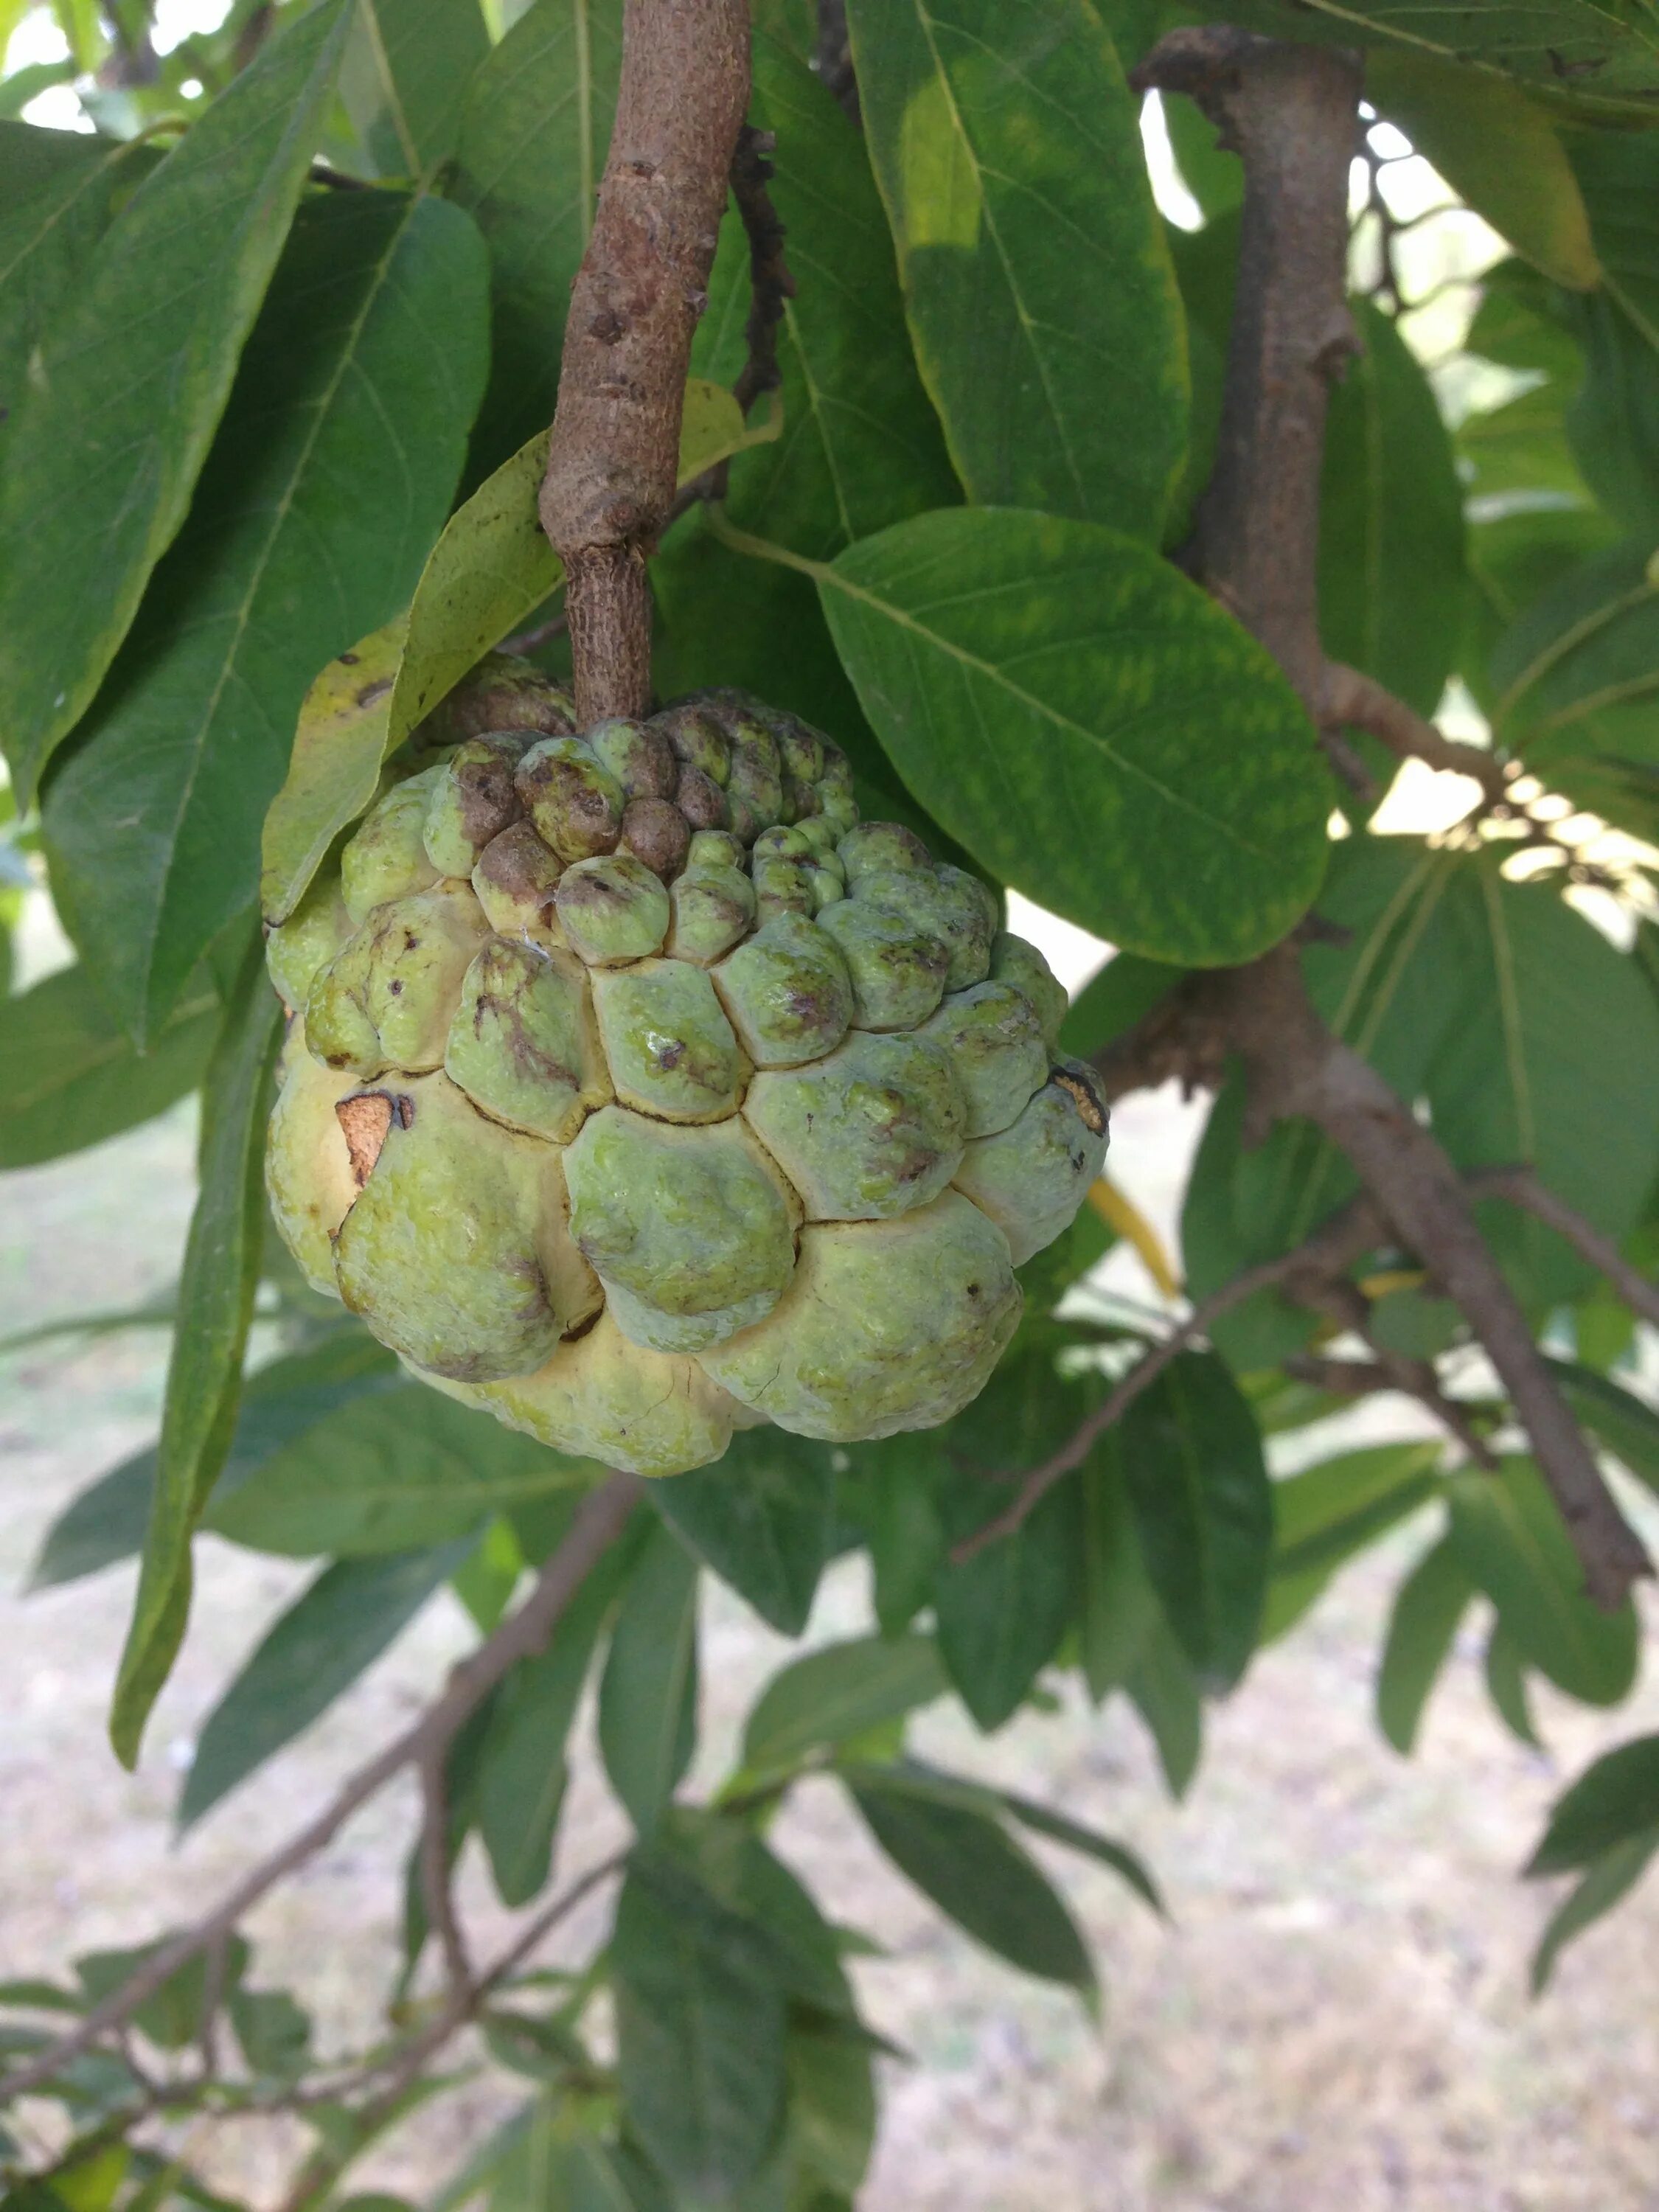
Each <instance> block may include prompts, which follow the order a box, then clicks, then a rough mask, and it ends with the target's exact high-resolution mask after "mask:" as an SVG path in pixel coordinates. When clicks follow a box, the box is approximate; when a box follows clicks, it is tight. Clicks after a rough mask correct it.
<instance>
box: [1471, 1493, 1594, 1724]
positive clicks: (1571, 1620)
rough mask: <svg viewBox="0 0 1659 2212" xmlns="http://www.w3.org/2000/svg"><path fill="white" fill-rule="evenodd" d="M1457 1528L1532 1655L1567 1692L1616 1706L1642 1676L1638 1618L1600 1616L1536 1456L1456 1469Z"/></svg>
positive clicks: (1474, 1571)
mask: <svg viewBox="0 0 1659 2212" xmlns="http://www.w3.org/2000/svg"><path fill="white" fill-rule="evenodd" d="M1447 1495H1448V1496H1449V1498H1450V1501H1451V1513H1452V1522H1451V1535H1452V1541H1453V1543H1454V1544H1455V1546H1456V1547H1457V1553H1458V1556H1459V1558H1460V1559H1462V1563H1463V1565H1464V1567H1465V1569H1466V1570H1467V1571H1468V1574H1469V1576H1470V1577H1471V1578H1472V1579H1473V1581H1474V1583H1476V1584H1477V1585H1478V1586H1479V1587H1480V1589H1483V1590H1484V1591H1485V1592H1486V1595H1487V1596H1488V1597H1489V1598H1490V1599H1491V1600H1492V1603H1493V1604H1494V1605H1495V1606H1496V1607H1498V1618H1499V1620H1502V1622H1503V1624H1504V1627H1505V1628H1506V1629H1507V1630H1508V1631H1509V1632H1510V1636H1511V1637H1512V1638H1514V1640H1515V1644H1516V1649H1517V1650H1519V1651H1520V1653H1521V1655H1522V1657H1523V1658H1524V1659H1526V1660H1527V1661H1528V1663H1529V1664H1530V1665H1532V1666H1534V1667H1536V1668H1539V1669H1540V1671H1541V1673H1543V1674H1547V1675H1548V1676H1549V1678H1550V1680H1551V1681H1553V1682H1554V1683H1555V1684H1556V1685H1557V1686H1559V1688H1561V1689H1563V1690H1565V1691H1566V1692H1567V1693H1568V1695H1569V1696H1570V1697H1575V1698H1582V1699H1583V1700H1584V1702H1585V1703H1586V1704H1587V1705H1617V1704H1618V1702H1619V1700H1620V1699H1621V1698H1622V1697H1624V1696H1625V1694H1626V1692H1627V1691H1628V1690H1629V1688H1630V1686H1631V1684H1632V1682H1633V1681H1634V1680H1635V1679H1636V1662H1637V1632H1636V1615H1635V1612H1634V1610H1633V1608H1632V1606H1631V1604H1630V1602H1629V1601H1628V1600H1626V1602H1625V1603H1624V1604H1623V1605H1622V1606H1620V1608H1619V1610H1618V1611H1617V1612H1616V1613H1603V1612H1602V1611H1601V1608H1600V1607H1598V1606H1596V1605H1595V1604H1594V1603H1593V1602H1592V1601H1591V1600H1590V1599H1589V1597H1587V1596H1586V1595H1585V1594H1584V1589H1583V1579H1584V1575H1583V1567H1582V1566H1581V1565H1579V1563H1578V1557H1577V1553H1575V1551H1574V1550H1573V1548H1572V1542H1571V1538H1570V1537H1569V1536H1568V1534H1567V1531H1566V1528H1565V1524H1564V1523H1563V1522H1562V1519H1561V1515H1560V1512H1559V1509H1558V1507H1557V1506H1556V1504H1555V1501H1554V1499H1553V1498H1552V1497H1551V1496H1550V1493H1549V1492H1548V1490H1547V1488H1546V1487H1545V1485H1544V1479H1543V1477H1542V1476H1541V1474H1539V1472H1538V1470H1537V1468H1535V1467H1534V1465H1533V1463H1532V1462H1531V1461H1530V1460H1527V1459H1508V1460H1505V1461H1504V1464H1503V1468H1502V1469H1501V1470H1500V1472H1499V1473H1498V1474H1474V1473H1468V1474H1455V1475H1453V1476H1450V1477H1449V1479H1448V1482H1447Z"/></svg>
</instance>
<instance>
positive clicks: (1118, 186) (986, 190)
mask: <svg viewBox="0 0 1659 2212" xmlns="http://www.w3.org/2000/svg"><path fill="white" fill-rule="evenodd" d="M847 14H848V27H849V28H850V30H851V33H852V37H853V49H854V58H855V60H856V63H857V67H858V78H859V92H860V100H861V101H862V105H863V112H864V121H865V127H866V131H867V132H868V135H869V141H870V149H871V155H872V160H873V161H874V164H875V168H876V174H877V177H878V180H879V182H880V185H881V189H882V196H883V197H884V200H885V201H886V203H887V211H888V216H889V220H890V222H891V224H892V228H893V235H894V239H895V240H896V244H897V246H898V253H899V265H900V268H901V270H902V273H903V278H904V289H905V295H906V300H907V302H908V307H909V313H910V322H911V328H912V330H913V331H914V332H915V342H916V352H917V356H918V359H919V360H920V362H921V372H922V375H923V377H924V379H925V380H926V381H927V387H928V390H929V391H930V392H931V393H932V394H933V404H934V405H935V406H936V407H937V408H938V410H939V415H940V416H941V418H942V420H943V422H944V424H945V438H946V441H947V443H948V444H949V446H950V448H951V458H952V459H953V460H954V461H955V463H956V465H957V473H958V474H959V475H960V477H962V480H963V483H965V484H966V485H967V487H968V490H969V496H970V497H971V498H972V499H974V500H975V501H978V502H979V503H981V505H985V506H992V507H1038V508H1042V509H1045V510H1047V511H1048V513H1053V514H1063V515H1067V516H1070V517H1073V518H1074V519H1076V520H1079V521H1085V522H1103V523H1109V524H1111V525H1113V526H1115V527H1116V528H1117V529H1120V530H1124V531H1127V532H1132V533H1133V535H1135V536H1136V537H1139V538H1145V539H1146V540H1148V541H1150V542H1151V543H1152V544H1157V543H1158V538H1159V535H1160V533H1161V531H1162V528H1163V523H1164V506H1165V503H1166V501H1167V500H1168V498H1169V495H1170V491H1171V490H1172V489H1173V487H1174V483H1175V480H1176V476H1177V474H1178V472H1179V471H1180V467H1181V463H1182V455H1183V452H1184V447H1185V439H1186V398H1187V387H1186V374H1185V369H1186V363H1185V359H1184V348H1183V345H1182V322H1181V316H1180V313H1179V307H1178V302H1177V299H1176V288H1175V280H1174V276H1173V274H1172V272H1171V270H1170V262H1169V257H1168V254H1167V252H1165V249H1164V242H1163V234H1162V230H1161V227H1160V225H1159V223H1158V216H1157V214H1156V212H1155V210H1154V208H1153V205H1152V191H1151V186H1150V185H1149V182H1148V179H1147V175H1146V158H1145V155H1144V154H1143V152H1142V149H1141V143H1140V131H1139V119H1138V106H1139V102H1138V101H1137V100H1136V99H1135V98H1134V96H1133V94H1131V92H1130V91H1129V88H1128V87H1127V84H1126V83H1125V82H1124V77H1123V72H1122V69H1121V66H1120V64H1119V62H1118V58H1117V56H1116V54H1115V52H1114V51H1113V48H1112V45H1111V41H1110V40H1109V39H1108V38H1107V36H1106V33H1105V32H1104V30H1103V28H1102V27H1101V23H1100V21H1099V18H1098V17H1097V15H1096V14H1095V12H1094V10H1093V9H1092V8H1090V7H1088V6H1086V5H1085V4H1083V0H1028V4H1027V5H1026V6H1024V7H1022V8H1018V9H1009V8H1007V7H1005V6H1002V5H1000V4H999V0H927V4H923V0H851V4H849V6H848V11H847ZM1107 386H1109V389H1110V391H1111V392H1112V395H1113V397H1112V402H1111V404H1110V405H1109V406H1103V404H1102V392H1103V388H1105V387H1107Z"/></svg>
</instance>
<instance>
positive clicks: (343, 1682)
mask: <svg viewBox="0 0 1659 2212" xmlns="http://www.w3.org/2000/svg"><path fill="white" fill-rule="evenodd" d="M467 1549H468V1544H467V1542H466V1541H462V1542H460V1543H458V1544H447V1545H445V1546H443V1547H441V1548H439V1549H437V1550H435V1551H430V1552H405V1553H400V1554H399V1555H398V1557H396V1558H394V1559H343V1560H341V1561H340V1562H339V1563H338V1564H337V1565H334V1566H331V1567H325V1569H324V1570H323V1571H322V1573H321V1574H320V1575H319V1576H318V1577H317V1579H316V1580H315V1582H313V1583H311V1584H310V1585H309V1587H308V1588H307V1589H305V1590H304V1591H303V1592H302V1593H301V1595H300V1596H299V1597H298V1598H296V1599H295V1601H294V1603H293V1604H292V1605H291V1606H289V1608H288V1610H287V1611H286V1612H285V1613H282V1614H281V1615H279V1617H278V1618H277V1620H276V1623H275V1624H274V1626H272V1627H271V1628H270V1629H269V1630H268V1631H267V1632H266V1633H265V1635H264V1637H262V1638H261V1639H260V1641H259V1643H258V1645H257V1646H256V1647H255V1649H254V1650H253V1652H252V1655H251V1656H250V1657H249V1658H248V1660H247V1662H246V1664H245V1665H244V1666H243V1668H242V1669H241V1671H240V1674H238V1675H237V1676H236V1678H235V1680H234V1681H233V1682H232V1683H231V1685H230V1687H229V1688H228V1690H227V1691H226V1692H225V1693H224V1695H223V1697H222V1698H221V1699H220V1700H219V1702H218V1704H217V1705H216V1706H215V1707H214V1709H213V1711H211V1712H210V1714H209V1715H208V1717H207V1719H206V1720H205V1721H204V1723H203V1725H202V1731H201V1734H200V1735H198V1736H197V1741H196V1758H195V1761H194V1763H193V1764H192V1765H191V1770H190V1772H189V1775H188V1776H187V1777H186V1778H185V1786H184V1790H183V1792H182V1794H181V1795H180V1796H179V1816H178V1817H179V1827H180V1828H181V1829H184V1828H189V1827H192V1826H194V1825H195V1823H196V1822H197V1820H200V1819H201V1817H202V1815H203V1814H204V1813H206V1812H208V1811H209V1810H210V1808H212V1807H213V1806H215V1805H216V1804H217V1803H218V1802H219V1801H220V1799H221V1798H222V1797H225V1796H228V1795H229V1793H230V1792H231V1791H232V1790H234V1789H235V1788H236V1786H237V1784H239V1783H242V1782H246V1779H247V1778H248V1776H249V1775H250V1774H252V1773H253V1772H255V1771H256V1770H257V1769H258V1768H259V1767H261V1766H263V1765H264V1763H265V1761H266V1760H267V1759H271V1758H274V1757H275V1756H276V1753H277V1752H279V1751H281V1750H282V1748H283V1746H284V1745H285V1744H289V1743H292V1742H293V1741H294V1739H295V1736H297V1735H300V1734H301V1732H302V1730H304V1729H308V1728H309V1727H310V1726H311V1723H313V1721H314V1720H316V1719H317V1718H318V1717H319V1715H320V1714H322V1713H325V1712H326V1711H327V1710H328V1708H329V1707H330V1706H331V1705H332V1704H333V1703H334V1700H335V1699H337V1698H338V1697H340V1696H342V1695H343V1692H345V1691H347V1690H349V1688H350V1687H351V1686H352V1684H353V1683H354V1682H355V1681H356V1680H357V1678H358V1676H359V1675H360V1674H363V1673H364V1672H365V1670H366V1669H367V1668H369V1667H370V1666H372V1665H373V1664H374V1661H375V1660H376V1659H378V1658H379V1657H380V1654H381V1653H382V1652H383V1651H384V1650H386V1648H387V1646H388V1645H389V1644H391V1643H392V1640H393V1638H396V1637H398V1635H400V1634H401V1633H402V1632H403V1631H404V1628H405V1627H406V1626H408V1624H409V1623H410V1621H411V1620H413V1619H414V1618H415V1616H416V1613H418V1612H419V1611H420V1610H421V1608H422V1606H423V1605H424V1604H425V1603H426V1601H427V1600H428V1598H429V1597H430V1596H431V1595H432V1594H433V1592H434V1591H435V1590H436V1589H439V1588H440V1587H441V1584H442V1583H445V1582H446V1581H447V1579H448V1577H450V1575H451V1574H453V1571H454V1570H455V1568H456V1567H457V1566H458V1565H459V1564H460V1561H461V1559H463V1557H464V1556H465V1553H466V1551H467Z"/></svg>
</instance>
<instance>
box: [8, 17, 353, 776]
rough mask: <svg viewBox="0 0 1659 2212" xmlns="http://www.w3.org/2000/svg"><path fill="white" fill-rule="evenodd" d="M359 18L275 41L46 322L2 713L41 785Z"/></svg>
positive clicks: (273, 236) (243, 313)
mask: <svg viewBox="0 0 1659 2212" xmlns="http://www.w3.org/2000/svg"><path fill="white" fill-rule="evenodd" d="M348 22H349V9H347V8H346V7H345V5H344V0H319V5H318V6H316V7H314V8H313V9H311V11H310V12H309V13H308V14H307V15H302V16H301V17H300V18H299V20H298V21H295V22H291V23H289V24H288V25H287V26H286V27H284V28H283V29H282V30H281V31H279V32H278V33H277V34H276V36H275V37H274V38H273V39H271V40H270V42H269V43H268V44H267V45H266V46H264V49H263V51H262V52H260V53H259V55H258V58H256V59H255V60H254V61H253V62H252V63H251V64H249V66H248V67H247V68H246V70H243V71H242V73H241V75H240V76H238V77H237V78H236V80H235V81H234V83H233V84H232V85H231V87H230V88H229V89H228V91H227V92H225V93H224V94H222V95H221V96H220V98H219V99H217V100H215V101H214V102H213V104H212V106H210V108H209V109H208V110H207V111H206V112H205V113H204V116H203V118H202V119H201V121H200V122H199V123H197V125H195V126H194V128H193V129H192V130H191V131H189V132H188V133H187V134H186V135H185V137H184V138H182V139H181V140H180V141H179V143H178V144H177V145H176V146H174V147H173V150H172V151H171V152H170V153H169V154H168V155H167V157H166V158H165V160H163V161H161V163H160V164H159V165H158V166H157V167H156V168H155V169H154V170H153V171H152V172H151V173H150V175H149V177H147V178H146V179H145V180H144V182H143V184H142V185H140V186H139V188H138V190H137V192H136V193H135V194H134V195H133V197H132V199H131V202H130V203H129V204H128V205H127V206H126V207H125V209H124V210H122V213H121V215H120V216H119V218H118V221H116V222H114V223H112V225H111V226H110V228H109V229H107V230H106V232H105V233H104V234H103V236H102V238H101V239H100V240H99V243H98V246H97V247H96V249H95V250H94V253H93V256H92V258H91V261H90V262H89V264H88V267H87V270H86V273H85V276H83V278H82V282H81V283H80V285H79V287H78V288H77V290H76V296H75V300H74V302H73V304H72V306H71V307H70V308H69V309H68V311H67V312H66V313H64V314H62V315H60V316H58V318H57V319H55V320H54V322H53V325H52V330H51V331H50V332H49V333H48V337H47V343H46V345H45V347H44V349H43V350H42V353H41V356H40V364H39V367H38V369H37V370H36V371H34V373H33V374H32V376H31V380H30V389H29V392H28V397H27V399H26V400H25V402H24V404H23V405H22V407H21V409H20V410H19V415H18V420H17V422H15V425H14V426H13V428H12V430H11V432H10V435H9V439H8V451H9V467H8V470H7V472H6V477H5V480H4V483H3V485H0V544H5V545H6V546H7V547H8V548H9V557H8V558H7V559H6V560H5V561H4V562H3V564H0V723H3V726H4V727H5V729H6V731H7V732H8V736H9V747H8V750H9V757H10V760H11V764H12V774H13V778H14V780H15V782H16V783H17V785H18V787H19V789H20V792H21V793H23V795H24V796H25V797H26V798H30V797H33V793H34V790H35V787H36V783H37V781H38V779H39V776H40V769H41V768H42V766H43V765H44V764H45V763H46V759H47V757H49V756H50V754H51V752H52V748H53V747H54V746H55V745H56V744H58V740H59V739H60V738H63V737H64V735H65V734H66V733H67V732H68V731H70V729H71V728H73V726H74V725H75V724H76V721H77V720H79V718H80V716H81V714H82V712H83V711H84V709H85V708H86V707H87V706H88V703H89V702H90V701H91V698H92V696H93V693H94V691H95V690H96V689H97V687H98V684H99V682H100V678H102V676H103V674H104V671H105V670H106V668H107V667H108V666H109V664H110V662H111V660H112V659H113V657H114V653H115V650H116V647H118V645H119V644H120V642H121V640H122V638H123V637H124V636H125V634H126V630H127V628H128V625H129V624H130V623H131V620H132V617H133V615H134V614H135V612H136V611H137V605H138V600H139V598H140V595H141V594H142V592H143V588H144V585H145V583H146V581H147V580H148V578H149V573H150V571H151V569H152V568H154V567H155V563H156V562H157V561H158V560H159V558H160V557H161V554H162V552H163V551H164V550H166V548H167V544H169V542H170V541H171V540H172V538H173V536H174V535H175V533H176V532H177V531H178V528H179V524H180V523H181V522H182V521H183V520H184V519H185V509H186V508H187V507H188V506H189V504H190V497H191V490H192V489H193V487H194V485H195V482H196V478H197V473H198V471H200V469H201V466H202V463H203V461H204V459H205V458H206V456H207V450H208V447H209V444H210V441H211V440H212V436H213V433H214V429H215V428H216V424H217V422H218V420H219V416H220V415H221V413H222V411H223V409H224V404H225V401H226V398H227V397H228V393H229V391H230V384H231V378H232V375H233V374H234V369H235V366H236V359H237V356H238V354H239V353H240V350H241V347H242V342H243V340H244V339H245V338H246V336H247V332H248V330H249V327H250V325H252V321H253V318H254V315H255V313H256V312H257V310H258V305H259V301H260V299H261V297H262V295H263V294H264V289H265V286H266V283H268V282H269V280H270V272H271V270H272V268H273V267H274V266H275V264H276V256H277V253H278V251H279V250H280V248H281V246H282V242H283V234H284V233H285V232H286V230H287V228H288V224H289V216H291V214H292V213H293V210H294V204H295V200H296V199H297V197H299V192H300V188H301V184H302V183H303V181H304V179H305V173H306V169H307V164H308V163H309V161H310V159H311V155H312V150H313V145H314V143H315V140H316V136H317V132H318V130H319V125H320V123H321V120H322V118H323V115H324V112H325V106H326V103H327V101H328V99H329V96H330V93H331V89H332V86H333V82H334V75H335V71H336V69H337V66H338V63H339V57H340V48H341V43H342V40H343V37H344V33H345V29H346V26H347V23H348ZM70 452H73V453H75V454H76V466H75V468H74V469H73V470H72V471H66V470H65V469H64V454H65V453H70Z"/></svg>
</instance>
